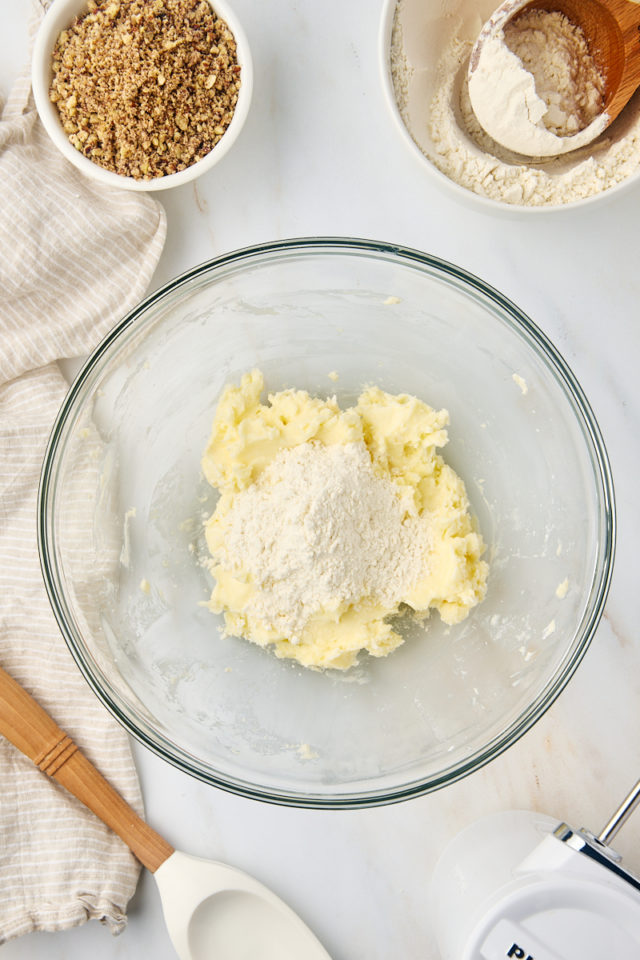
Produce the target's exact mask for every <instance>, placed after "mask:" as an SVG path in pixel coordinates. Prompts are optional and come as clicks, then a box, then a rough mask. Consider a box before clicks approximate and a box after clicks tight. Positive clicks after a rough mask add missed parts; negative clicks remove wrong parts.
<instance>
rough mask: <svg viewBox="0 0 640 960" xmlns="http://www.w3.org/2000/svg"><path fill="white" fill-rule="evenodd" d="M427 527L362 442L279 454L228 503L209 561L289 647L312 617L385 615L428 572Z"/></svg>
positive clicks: (404, 490)
mask: <svg viewBox="0 0 640 960" xmlns="http://www.w3.org/2000/svg"><path fill="white" fill-rule="evenodd" d="M429 540H430V537H429V525H428V521H427V520H426V519H424V518H421V517H420V516H419V515H418V513H417V510H416V507H415V504H414V500H413V495H412V491H411V490H410V489H409V488H408V487H403V486H401V485H400V484H397V483H394V482H393V481H392V480H389V479H387V478H385V477H379V476H377V475H376V473H375V472H374V470H373V466H372V463H371V456H370V454H369V452H368V450H367V448H366V446H365V445H364V443H349V444H346V445H340V444H337V445H334V446H324V445H322V444H314V443H304V444H301V445H300V446H297V447H293V448H291V449H284V450H281V451H280V452H279V453H278V454H277V455H276V457H275V458H274V459H273V461H272V462H271V463H270V464H269V465H268V466H267V467H266V468H265V470H264V471H263V472H262V474H261V475H260V477H259V478H258V480H257V482H256V483H254V484H252V485H251V486H250V487H247V488H246V489H245V490H243V491H241V492H240V493H239V494H237V495H236V496H235V499H234V504H233V507H232V508H231V510H230V512H229V514H228V516H227V519H226V530H225V533H224V536H223V537H222V542H223V545H222V546H221V548H220V551H219V553H218V555H217V556H216V559H217V560H218V561H219V562H222V563H223V564H224V565H225V566H227V567H228V568H229V569H231V570H232V571H237V572H240V573H242V574H243V575H246V574H247V573H249V574H250V575H251V578H252V580H253V583H254V584H255V586H256V587H257V593H256V595H255V597H254V598H253V599H252V600H251V601H250V603H249V604H248V605H247V607H246V610H245V612H246V613H248V614H250V615H252V616H255V617H258V618H260V619H261V620H263V621H264V622H265V623H266V624H268V625H269V626H273V627H277V629H278V630H279V631H281V632H282V633H284V634H286V635H287V636H288V637H289V639H290V642H293V643H295V642H296V639H297V638H298V639H299V635H300V631H301V630H302V629H303V627H304V626H305V624H306V623H307V621H308V620H309V618H310V617H313V615H314V614H315V613H317V612H318V611H320V610H325V611H326V610H334V609H337V608H338V606H339V605H340V604H342V603H346V604H352V603H354V604H357V602H358V601H360V600H362V599H365V598H369V599H372V600H374V601H375V602H378V603H380V604H382V605H383V606H385V607H387V608H389V609H391V608H393V607H395V606H396V605H397V604H398V603H400V602H401V601H402V598H403V596H406V595H407V592H408V591H409V590H410V588H411V587H412V586H413V585H414V584H415V583H416V581H417V580H418V578H419V577H420V575H421V574H424V572H425V569H426V560H427V554H428V550H429Z"/></svg>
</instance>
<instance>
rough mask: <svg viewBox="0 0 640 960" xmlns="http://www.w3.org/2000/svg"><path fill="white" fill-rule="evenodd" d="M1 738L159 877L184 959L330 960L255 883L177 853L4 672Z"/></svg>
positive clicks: (172, 933) (175, 940)
mask: <svg viewBox="0 0 640 960" xmlns="http://www.w3.org/2000/svg"><path fill="white" fill-rule="evenodd" d="M0 734H2V735H3V736H5V737H6V738H7V739H8V740H10V741H11V743H13V744H14V745H15V746H16V747H17V748H18V749H19V750H21V751H22V753H24V754H26V756H28V757H29V758H30V759H31V760H33V762H34V763H35V764H36V765H37V766H38V767H39V768H40V769H41V770H42V771H43V772H44V773H47V774H49V776H51V777H54V778H55V779H56V780H58V781H59V782H60V783H61V784H62V785H63V786H65V787H66V788H67V790H69V792H70V793H72V794H73V795H74V796H75V797H77V798H78V800H80V801H81V802H82V803H84V804H85V805H86V806H87V807H89V809H90V810H92V811H93V812H94V813H95V814H96V815H97V816H98V817H99V818H100V819H101V820H102V821H103V822H104V823H106V824H107V826H108V827H110V828H111V829H112V830H114V831H115V832H116V833H117V834H118V836H119V837H121V839H122V840H124V842H125V843H126V844H127V846H129V847H130V849H131V850H132V852H133V853H134V854H135V855H136V857H137V858H138V859H139V860H140V862H141V863H142V864H144V866H145V867H147V869H148V870H150V871H151V872H152V873H153V874H154V876H155V878H156V881H157V884H158V888H159V891H160V897H161V900H162V909H163V912H164V916H165V921H166V924H167V929H168V931H169V935H170V937H171V940H172V942H173V945H174V947H175V948H176V951H177V953H178V956H179V957H180V958H181V960H255V958H257V957H259V958H260V960H331V958H330V957H329V954H328V953H327V952H326V950H325V949H324V948H323V947H322V945H321V944H320V942H319V941H318V940H317V939H316V937H315V936H314V935H313V934H312V933H311V931H310V930H309V928H308V927H307V926H306V925H305V924H304V923H303V922H302V920H301V919H300V917H298V916H297V914H295V913H294V912H293V910H291V908H290V907H288V906H287V905H286V904H285V903H284V902H283V901H282V900H280V899H279V897H277V896H276V895H275V894H274V893H272V892H271V891H270V890H268V889H267V887H264V886H263V885H262V884H261V883H258V881H257V880H254V879H253V877H250V876H249V875H248V874H246V873H244V872H243V871H242V870H237V869H236V868H234V867H230V866H227V865H226V864H223V863H216V862H214V861H211V860H201V859H199V858H197V857H191V856H188V855H187V854H186V853H181V852H180V851H179V850H174V849H173V847H172V846H171V845H170V844H168V843H167V842H166V840H164V839H163V838H162V837H161V836H160V835H159V834H158V833H156V832H155V830H152V828H151V827H149V826H148V824H146V823H145V822H144V820H142V819H141V818H140V817H139V816H138V815H137V813H136V812H135V811H134V810H133V809H132V808H131V807H130V806H129V805H128V803H126V801H125V800H124V799H123V798H122V797H121V796H120V794H119V793H117V792H116V791H115V790H114V789H113V787H112V786H111V785H110V784H109V783H107V781H106V780H105V779H104V777H102V775H101V774H100V773H98V771H97V770H96V768H95V767H94V766H93V765H92V764H91V763H90V762H89V760H87V758H86V757H85V756H84V755H83V754H82V753H81V752H80V750H78V748H77V746H76V745H75V743H73V741H72V740H71V739H70V738H69V737H68V736H66V734H65V733H64V732H63V731H62V730H61V729H60V728H59V727H58V725H57V724H56V723H55V721H54V720H53V719H52V718H51V717H50V716H49V715H48V714H47V713H46V712H45V711H44V710H43V709H42V707H40V706H39V705H38V704H37V703H36V701H35V700H34V699H33V698H32V697H31V696H30V695H29V694H28V693H27V692H26V690H24V689H23V688H22V687H21V686H20V685H19V684H18V683H16V681H15V680H13V679H12V678H11V677H10V676H9V674H8V673H6V672H5V671H4V670H3V669H2V668H0Z"/></svg>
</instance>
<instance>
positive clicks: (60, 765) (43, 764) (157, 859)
mask: <svg viewBox="0 0 640 960" xmlns="http://www.w3.org/2000/svg"><path fill="white" fill-rule="evenodd" d="M0 733H2V734H3V735H4V736H5V737H6V738H7V740H10V741H11V743H13V745H14V746H16V747H17V748H18V750H21V751H22V753H24V754H26V756H27V757H29V759H30V760H33V762H34V763H35V764H36V766H37V767H39V768H40V769H41V770H42V771H43V773H47V774H48V775H49V776H50V777H54V778H55V779H56V780H57V781H58V782H59V783H61V784H62V785H63V786H64V787H66V788H67V790H68V791H69V792H70V793H72V794H73V795H74V797H77V799H78V800H80V802H81V803H84V805H85V806H86V807H88V808H89V809H90V810H92V811H93V812H94V813H95V814H96V816H97V817H99V818H100V820H102V821H103V823H106V825H107V826H108V827H111V829H112V830H113V831H114V832H115V833H117V834H118V836H119V837H120V838H121V839H122V840H124V842H125V843H126V844H127V846H128V847H129V849H130V850H131V851H132V852H133V853H134V854H135V855H136V857H137V858H138V860H140V862H141V863H143V864H144V866H145V867H147V869H148V870H150V871H151V872H152V873H155V871H156V870H157V869H158V867H159V866H160V865H161V864H163V863H164V862H165V860H166V859H167V858H168V857H170V856H171V854H172V853H173V852H174V850H173V847H171V846H170V845H169V844H168V843H167V842H166V840H164V839H163V838H162V837H161V836H160V835H159V834H158V833H156V832H155V830H152V829H151V827H150V826H148V824H146V823H145V822H144V820H142V819H141V818H140V817H139V816H138V814H137V813H136V812H135V810H133V809H132V808H131V807H130V806H129V804H128V803H127V802H126V801H125V800H123V798H122V797H121V796H120V794H119V793H117V792H116V791H115V790H114V789H113V787H112V786H111V785H110V784H109V783H107V781H106V780H105V779H104V777H103V776H102V774H100V773H98V771H97V770H96V768H95V767H94V766H93V764H92V763H90V761H89V760H87V758H86V757H85V756H84V754H83V753H82V752H81V751H80V750H79V749H78V747H77V746H76V744H75V743H74V742H73V740H71V739H70V737H68V736H67V735H66V733H64V731H62V730H61V729H60V727H59V726H58V725H57V723H56V722H55V721H54V720H53V719H52V718H51V717H50V716H49V714H48V713H46V711H45V710H43V709H42V707H41V706H40V705H39V704H38V703H36V701H35V700H34V699H33V697H32V696H30V695H29V694H28V693H27V691H26V690H24V689H23V687H21V686H20V684H19V683H17V682H16V681H15V680H14V679H13V678H12V677H10V676H9V674H8V673H7V672H6V671H5V670H3V669H2V667H0Z"/></svg>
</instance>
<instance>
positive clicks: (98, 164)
mask: <svg viewBox="0 0 640 960" xmlns="http://www.w3.org/2000/svg"><path fill="white" fill-rule="evenodd" d="M252 80H253V69H252V62H251V55H250V52H249V45H248V42H247V39H246V36H245V33H244V30H243V29H242V26H241V25H240V23H239V22H238V19H237V17H236V15H235V13H234V12H233V10H231V9H230V8H229V6H228V5H227V3H226V2H225V0H220V2H218V0H215V2H214V3H210V2H209V0H151V2H147V0H54V3H53V4H52V5H51V7H50V8H49V10H48V11H47V13H46V15H45V17H44V19H43V21H42V24H41V26H40V29H39V31H38V35H37V37H36V42H35V46H34V53H33V66H32V85H33V93H34V99H35V104H36V108H37V110H38V114H39V116H40V119H41V120H42V123H43V125H44V127H45V130H46V131H47V133H48V134H49V136H50V137H51V139H52V140H53V142H54V143H55V144H56V146H57V147H58V148H59V150H60V151H61V152H62V153H63V154H64V156H65V157H66V158H67V159H68V160H69V161H70V162H71V163H73V164H74V165H75V166H76V167H77V168H78V169H79V170H81V171H82V172H83V173H84V174H85V175H86V176H88V177H92V178H94V179H96V180H99V181H101V182H102V183H104V184H105V185H109V186H115V187H124V188H126V189H129V190H166V189H168V188H169V187H174V186H179V185H180V184H183V183H186V182H187V181H189V180H193V179H195V178H196V177H199V176H201V174H203V173H205V172H206V171H207V170H209V169H210V168H211V167H213V166H214V165H215V164H216V163H218V161H219V160H221V159H222V157H223V156H224V155H225V153H227V151H228V150H229V149H230V147H231V146H232V144H233V143H234V142H235V140H236V138H237V137H238V134H239V133H240V130H241V129H242V126H243V124H244V121H245V119H246V117H247V113H248V111H249V103H250V100H251V90H252V85H253V84H252Z"/></svg>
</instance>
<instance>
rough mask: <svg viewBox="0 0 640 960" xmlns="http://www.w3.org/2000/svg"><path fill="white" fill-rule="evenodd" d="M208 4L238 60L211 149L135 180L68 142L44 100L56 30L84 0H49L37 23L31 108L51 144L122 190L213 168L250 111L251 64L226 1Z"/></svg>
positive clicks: (181, 179) (176, 181)
mask: <svg viewBox="0 0 640 960" xmlns="http://www.w3.org/2000/svg"><path fill="white" fill-rule="evenodd" d="M211 7H212V8H213V9H214V10H215V12H216V13H217V14H218V16H220V17H222V19H223V20H224V21H225V22H226V24H227V26H228V27H229V29H230V30H231V32H232V34H233V36H234V39H235V41H236V47H237V54H238V63H239V64H240V67H241V85H240V92H239V94H238V102H237V104H236V108H235V111H234V114H233V118H232V120H231V123H230V124H229V126H228V128H227V130H226V131H225V133H224V136H223V137H221V139H220V140H219V141H218V143H217V144H216V145H215V147H214V148H213V150H211V152H210V153H208V154H207V155H206V156H205V157H203V158H202V160H198V161H197V163H194V164H192V165H191V166H190V167H187V169H186V170H180V171H179V172H178V173H172V174H169V175H167V176H166V177H154V178H153V179H152V180H137V179H135V178H134V177H125V176H122V175H121V174H119V173H113V172H112V171H110V170H106V169H105V168H104V167H101V166H100V165H99V164H97V163H93V162H92V161H91V160H89V159H88V158H87V157H85V156H84V155H83V154H82V153H80V151H79V150H76V148H75V147H74V146H73V144H72V143H70V141H69V138H68V136H67V134H66V133H65V132H64V130H63V128H62V124H61V122H60V116H59V113H58V110H57V108H56V106H55V104H54V103H52V102H51V101H50V99H49V88H50V85H51V79H52V69H51V59H52V53H53V48H54V46H55V42H56V40H57V38H58V35H59V33H60V31H61V30H64V29H65V27H67V26H69V24H70V23H71V21H72V20H73V18H74V17H76V16H78V15H79V14H81V13H83V12H84V11H85V10H86V9H87V0H54V2H53V3H52V5H51V7H50V8H49V9H48V11H47V13H46V14H45V17H44V19H43V21H42V24H41V25H40V28H39V30H38V34H37V36H36V40H35V45H34V49H33V61H32V70H31V82H32V86H33V96H34V99H35V104H36V108H37V110H38V114H39V115H40V119H41V120H42V123H43V125H44V128H45V130H46V131H47V133H48V134H49V136H50V137H51V139H52V140H53V142H54V143H55V145H56V147H58V149H59V150H60V151H61V153H63V154H64V156H65V157H66V158H67V160H69V161H70V162H71V163H73V164H74V166H76V167H77V168H78V170H80V171H81V172H82V173H84V174H85V176H87V177H92V178H93V179H94V180H99V181H100V182H101V183H103V184H105V186H111V187H120V188H125V189H127V190H143V191H148V190H168V189H169V188H170V187H178V186H180V185H181V184H183V183H188V182H189V181H190V180H195V179H196V178H197V177H200V176H202V174H203V173H206V172H207V171H208V170H210V169H211V168H212V167H214V166H215V165H216V164H217V163H218V162H219V161H220V160H222V158H223V157H224V155H225V154H226V153H228V151H229V150H230V149H231V147H232V146H233V144H234V143H235V141H236V140H237V138H238V135H239V133H240V131H241V129H242V127H243V125H244V122H245V120H246V118H247V114H248V112H249V105H250V103H251V93H252V89H253V65H252V61H251V53H250V51H249V43H248V41H247V38H246V36H245V32H244V30H243V28H242V25H241V24H240V22H239V21H238V18H237V16H236V14H235V13H234V11H233V10H232V9H231V7H229V6H228V4H227V2H226V0H214V2H211Z"/></svg>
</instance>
